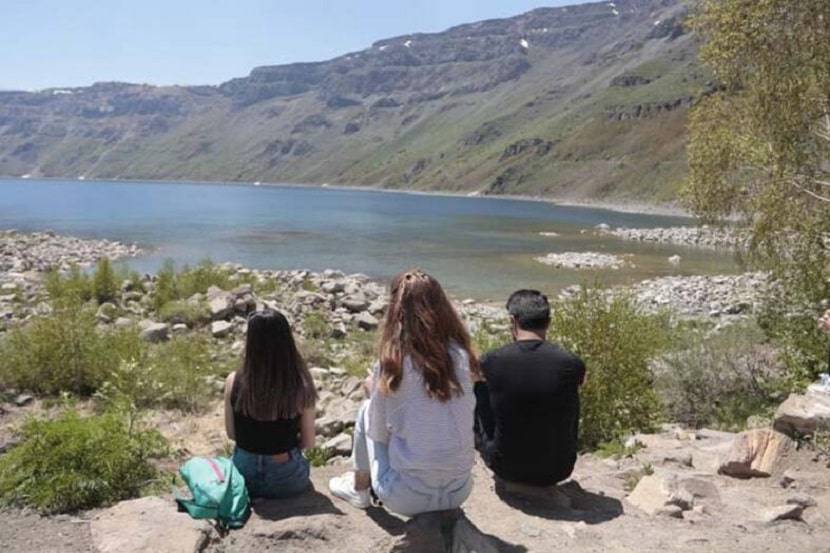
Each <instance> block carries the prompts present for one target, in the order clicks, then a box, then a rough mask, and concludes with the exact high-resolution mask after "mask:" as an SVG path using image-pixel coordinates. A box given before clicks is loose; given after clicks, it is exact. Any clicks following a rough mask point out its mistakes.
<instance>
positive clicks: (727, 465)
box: [718, 428, 793, 478]
mask: <svg viewBox="0 0 830 553" xmlns="http://www.w3.org/2000/svg"><path fill="white" fill-rule="evenodd" d="M792 447H793V441H792V440H791V439H790V438H789V437H788V436H787V435H785V434H782V433H780V432H777V431H775V430H772V429H769V428H760V429H754V430H747V431H745V432H741V433H740V434H738V435H737V436H735V439H734V440H733V442H732V446H731V448H730V449H729V451H728V452H727V453H726V455H725V456H724V458H723V459H722V460H721V464H720V467H719V468H718V472H719V473H720V474H726V475H728V476H734V477H736V478H751V477H754V476H759V477H766V476H770V475H771V474H773V472H775V470H776V469H778V468H780V465H781V461H782V459H783V457H784V456H785V455H786V454H787V452H789V451H790V450H791V449H792Z"/></svg>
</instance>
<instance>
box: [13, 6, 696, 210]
mask: <svg viewBox="0 0 830 553" xmlns="http://www.w3.org/2000/svg"><path fill="white" fill-rule="evenodd" d="M685 13H686V7H685V6H684V5H683V3H682V2H681V1H680V0H618V1H617V2H601V3H591V4H582V5H578V6H569V7H562V8H539V9H536V10H533V11H531V12H528V13H525V14H522V15H519V16H516V17H512V18H508V19H497V20H489V21H481V22H477V23H471V24H466V25H460V26H457V27H453V28H451V29H449V30H447V31H444V32H441V33H433V34H412V35H406V36H400V37H395V38H390V39H387V40H382V41H379V42H377V43H375V44H373V45H372V46H371V47H369V48H367V49H365V50H362V51H359V52H353V53H350V54H347V55H343V56H340V57H338V58H335V59H332V60H329V61H324V62H318V63H296V64H290V65H281V66H265V67H257V68H255V69H254V70H253V71H251V73H250V74H249V75H248V76H247V77H242V78H238V79H233V80H230V81H228V82H226V83H222V84H220V85H218V86H190V87H154V86H149V85H138V84H126V83H97V84H95V85H93V86H90V87H83V88H66V89H59V88H55V89H48V90H42V91H38V92H0V175H12V176H22V175H31V176H33V177H38V176H44V177H69V178H77V177H85V178H134V179H199V180H233V181H264V182H279V181H282V182H306V183H318V184H319V183H324V182H331V183H342V184H363V185H380V186H384V187H391V188H417V189H441V190H455V191H467V192H478V193H482V194H530V195H536V194H541V195H552V196H559V197H571V198H598V197H610V198H623V197H627V198H637V199H648V200H650V201H655V200H656V201H660V200H668V199H671V198H672V197H673V195H674V191H675V189H676V185H677V183H678V181H679V179H680V178H681V177H682V175H683V173H684V171H685V161H684V157H683V146H684V142H685V130H684V124H685V118H686V112H687V109H688V107H689V106H690V105H691V104H692V103H693V102H694V99H695V98H696V97H698V96H699V95H700V94H704V93H705V92H706V90H707V87H708V86H709V83H708V77H707V76H706V74H705V73H704V72H703V71H702V70H701V69H699V67H698V66H697V62H696V44H695V39H694V37H692V36H691V35H689V34H688V33H686V32H685V31H684V29H683V26H682V20H683V18H684V16H685Z"/></svg>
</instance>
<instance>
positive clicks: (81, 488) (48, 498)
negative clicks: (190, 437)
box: [0, 411, 167, 514]
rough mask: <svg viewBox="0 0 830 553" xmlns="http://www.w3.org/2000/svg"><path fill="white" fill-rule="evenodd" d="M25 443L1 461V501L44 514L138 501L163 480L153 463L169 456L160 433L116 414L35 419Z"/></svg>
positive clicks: (24, 434) (26, 430)
mask: <svg viewBox="0 0 830 553" xmlns="http://www.w3.org/2000/svg"><path fill="white" fill-rule="evenodd" d="M20 439H21V441H20V443H19V444H18V445H17V446H15V447H14V448H12V449H11V451H9V452H8V453H7V454H5V455H3V456H2V457H0V500H2V502H3V503H4V504H6V505H17V506H28V507H32V508H35V509H37V510H38V511H40V512H41V513H45V514H49V513H62V512H68V511H76V510H78V509H91V508H95V507H99V506H101V505H106V504H109V503H113V502H116V501H120V500H123V499H128V498H131V497H136V496H137V495H139V493H141V491H142V490H143V489H145V488H147V487H148V486H149V485H151V484H153V483H154V481H155V480H156V479H158V477H159V473H158V471H157V470H156V469H155V468H154V467H153V465H152V464H150V462H149V460H150V459H152V458H158V457H162V456H164V455H166V453H167V447H166V443H165V441H164V438H163V437H162V436H161V435H160V434H159V433H158V432H156V431H154V430H140V429H138V428H136V425H135V423H134V421H132V420H130V419H128V417H125V416H124V415H122V414H116V413H107V414H104V415H99V416H91V417H84V418H82V417H80V416H78V414H77V413H75V412H73V411H68V412H66V413H64V414H63V415H61V416H60V417H59V418H57V419H55V420H44V419H30V420H28V421H27V422H26V423H25V424H24V425H23V428H22V429H21V431H20Z"/></svg>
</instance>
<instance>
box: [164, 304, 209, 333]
mask: <svg viewBox="0 0 830 553" xmlns="http://www.w3.org/2000/svg"><path fill="white" fill-rule="evenodd" d="M158 315H159V318H160V319H161V320H162V321H164V322H167V323H171V324H177V323H184V324H186V325H187V326H189V327H191V328H192V327H195V326H200V325H203V324H205V323H207V322H209V321H210V310H209V309H208V308H207V306H206V305H205V304H203V303H193V302H190V301H188V300H173V301H170V302H167V303H165V304H164V305H163V306H162V307H161V309H159V311H158Z"/></svg>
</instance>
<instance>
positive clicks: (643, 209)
mask: <svg viewBox="0 0 830 553" xmlns="http://www.w3.org/2000/svg"><path fill="white" fill-rule="evenodd" d="M0 180H10V181H12V180H13V181H28V180H32V181H66V182H91V183H95V182H111V183H121V182H123V183H142V182H146V183H150V184H184V185H188V184H199V185H213V186H240V187H268V188H312V189H322V190H346V191H349V190H356V191H360V192H382V193H389V194H411V195H415V196H439V197H448V198H476V199H484V200H513V201H522V202H543V203H549V204H553V205H557V206H563V207H578V208H584V209H597V210H603V211H613V212H617V213H634V214H641V215H660V216H667V217H683V218H693V217H694V216H693V215H692V214H691V213H690V212H689V211H688V210H685V209H683V208H681V207H678V206H673V205H666V204H661V205H652V204H647V203H641V202H623V201H620V202H613V201H605V200H589V199H573V198H558V197H555V196H526V195H522V194H504V195H482V194H477V193H469V192H455V191H451V190H399V189H394V188H383V187H380V186H371V185H358V184H355V185H349V184H327V183H323V184H308V183H290V182H261V183H260V184H255V183H254V182H245V181H200V180H158V179H136V178H109V179H103V178H85V179H77V178H75V179H73V178H69V177H36V178H34V177H33V178H31V179H29V178H23V177H19V176H2V175H0ZM255 182H259V181H255Z"/></svg>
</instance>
